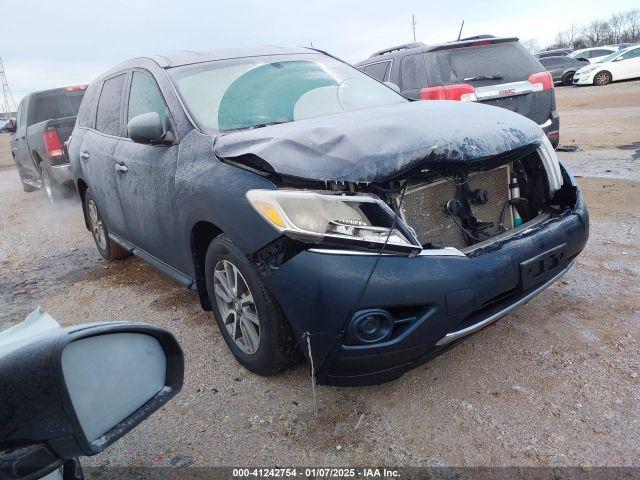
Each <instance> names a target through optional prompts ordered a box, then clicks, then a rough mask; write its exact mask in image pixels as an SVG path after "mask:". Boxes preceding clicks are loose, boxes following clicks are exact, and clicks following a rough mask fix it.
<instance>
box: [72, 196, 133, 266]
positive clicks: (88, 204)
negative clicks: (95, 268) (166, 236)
mask: <svg viewBox="0 0 640 480" xmlns="http://www.w3.org/2000/svg"><path fill="white" fill-rule="evenodd" d="M83 208H84V216H85V219H86V221H87V225H89V226H90V228H89V230H90V231H91V235H92V236H93V241H94V242H96V247H98V252H100V255H101V256H102V258H104V259H105V260H110V261H112V260H120V259H121V258H125V257H128V256H129V255H131V254H130V253H129V252H127V251H126V250H125V249H124V248H122V247H121V246H120V245H118V244H117V243H115V242H114V241H113V240H111V239H110V238H109V230H108V229H107V225H106V224H105V222H104V220H103V219H102V214H101V213H100V209H99V208H98V205H97V204H96V201H95V199H94V198H93V196H92V195H91V190H87V191H86V192H85V194H84V203H83Z"/></svg>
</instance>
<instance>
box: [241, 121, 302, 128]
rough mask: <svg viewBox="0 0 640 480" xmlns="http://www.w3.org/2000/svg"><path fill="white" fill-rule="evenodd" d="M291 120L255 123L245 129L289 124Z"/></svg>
mask: <svg viewBox="0 0 640 480" xmlns="http://www.w3.org/2000/svg"><path fill="white" fill-rule="evenodd" d="M290 121H291V120H276V121H274V122H265V123H256V124H255V125H251V126H250V127H248V128H247V130H253V129H254V128H262V127H268V126H270V125H279V124H281V123H289V122H290Z"/></svg>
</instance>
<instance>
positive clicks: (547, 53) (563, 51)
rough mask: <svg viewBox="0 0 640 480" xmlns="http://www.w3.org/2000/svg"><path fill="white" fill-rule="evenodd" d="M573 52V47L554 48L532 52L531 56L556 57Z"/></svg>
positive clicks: (539, 57) (538, 57)
mask: <svg viewBox="0 0 640 480" xmlns="http://www.w3.org/2000/svg"><path fill="white" fill-rule="evenodd" d="M571 52H573V48H556V49H553V50H545V51H543V52H537V53H534V54H533V56H534V57H536V58H537V59H541V58H545V57H558V56H564V55H569V54H570V53H571Z"/></svg>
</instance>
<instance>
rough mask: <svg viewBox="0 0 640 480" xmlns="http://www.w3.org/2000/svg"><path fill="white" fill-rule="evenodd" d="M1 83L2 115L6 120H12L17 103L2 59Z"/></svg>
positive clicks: (0, 61)
mask: <svg viewBox="0 0 640 480" xmlns="http://www.w3.org/2000/svg"><path fill="white" fill-rule="evenodd" d="M0 83H2V113H3V114H4V117H5V118H7V119H8V118H11V114H12V113H14V112H15V111H16V110H17V107H16V101H15V100H14V99H13V94H12V93H11V89H10V88H9V83H8V82H7V76H6V75H5V73H4V65H3V64H2V58H0Z"/></svg>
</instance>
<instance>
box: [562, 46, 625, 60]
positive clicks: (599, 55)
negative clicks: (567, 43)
mask: <svg viewBox="0 0 640 480" xmlns="http://www.w3.org/2000/svg"><path fill="white" fill-rule="evenodd" d="M619 50H621V49H620V47H618V46H617V45H607V46H604V47H591V48H582V49H580V50H575V51H573V52H571V53H570V54H569V55H567V56H568V57H571V58H584V59H585V60H589V63H596V62H599V61H600V60H602V59H603V58H604V57H606V56H607V55H611V54H612V53H614V52H617V51H619Z"/></svg>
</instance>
